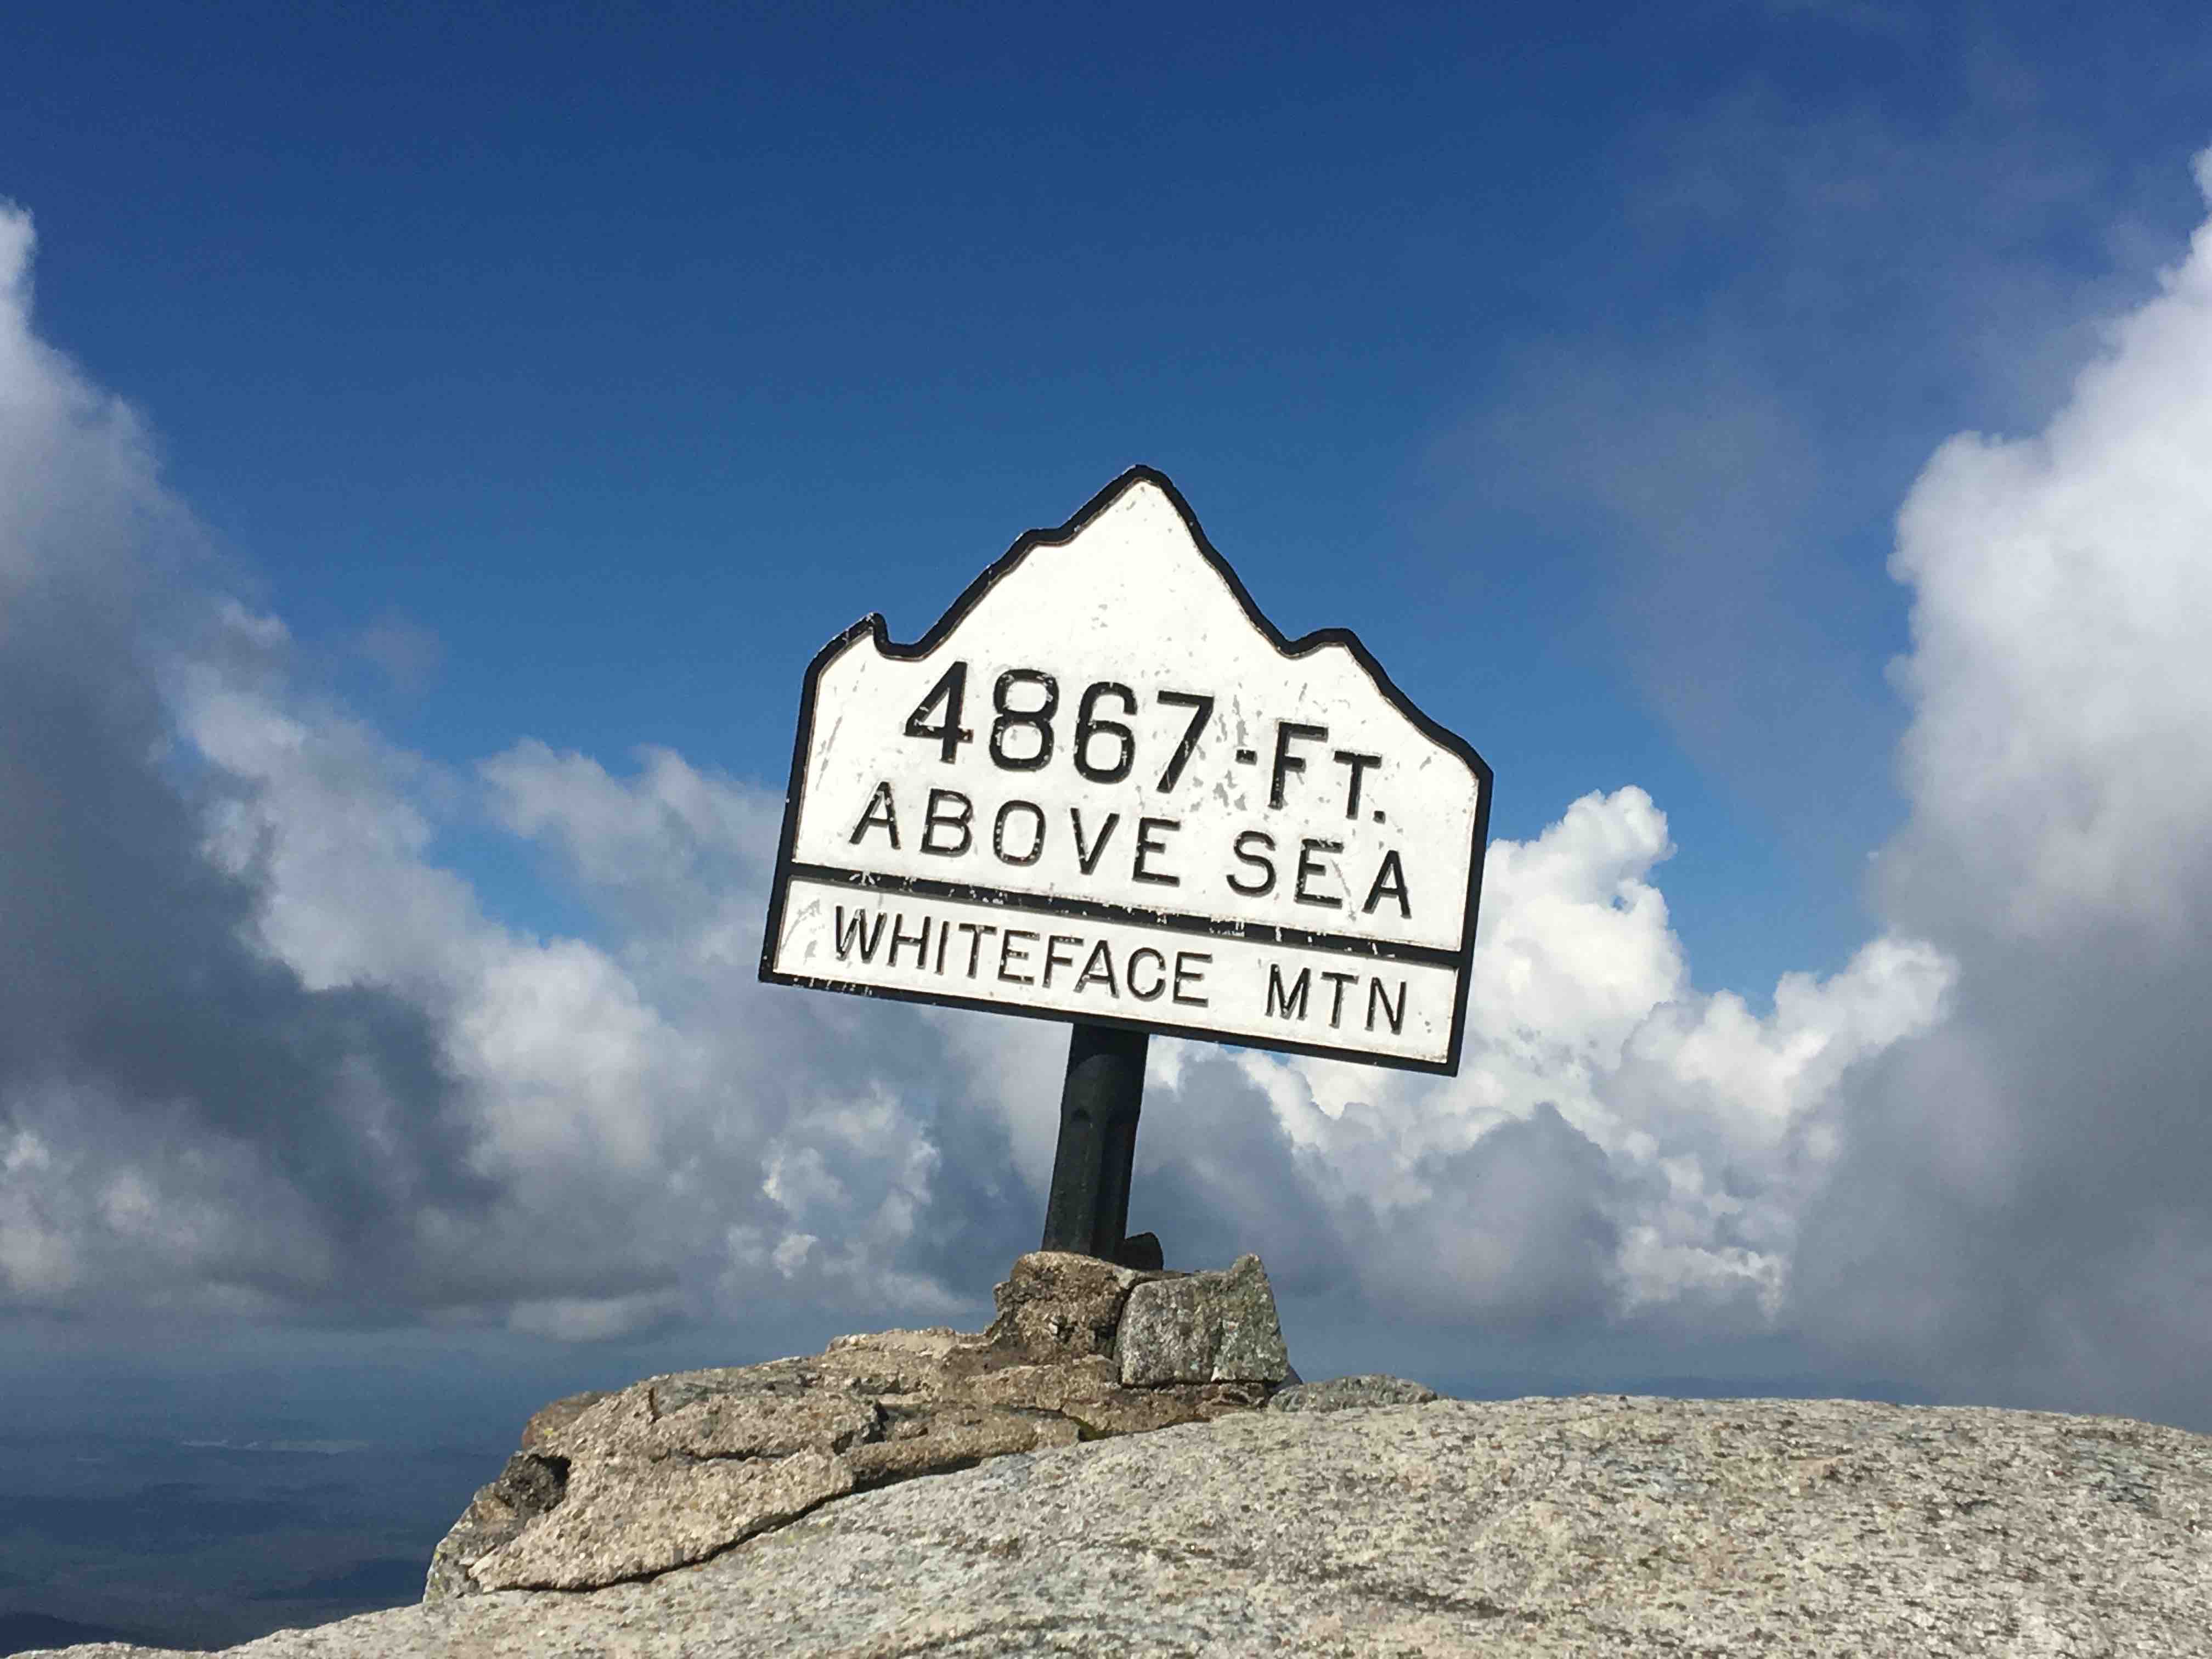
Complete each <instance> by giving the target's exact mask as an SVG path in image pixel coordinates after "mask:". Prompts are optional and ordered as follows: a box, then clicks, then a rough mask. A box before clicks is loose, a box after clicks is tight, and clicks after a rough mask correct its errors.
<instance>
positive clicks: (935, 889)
mask: <svg viewBox="0 0 2212 1659" xmlns="http://www.w3.org/2000/svg"><path fill="white" fill-rule="evenodd" d="M791 879H792V880H793V881H818V882H822V883H824V884H828V885H830V886H835V887H856V888H860V889H861V890H864V891H868V892H878V893H912V894H913V895H914V896H915V897H917V898H933V899H950V900H952V901H953V902H956V903H961V904H987V905H990V906H992V907H993V908H999V909H1007V910H1034V911H1036V912H1038V913H1039V914H1041V915H1053V916H1084V917H1087V918H1088V919H1089V920H1091V921H1120V922H1126V923H1127V924H1128V925H1129V926H1131V927H1164V928H1166V929H1168V930H1169V931H1170V932H1171V933H1203V934H1205V935H1206V936H1207V937H1209V938H1214V939H1251V940H1255V941H1257V942H1258V943H1260V944H1261V945H1302V946H1304V948H1305V949H1307V950H1310V951H1342V952H1344V953H1345V954H1346V955H1347V956H1358V957H1372V958H1374V959H1376V960H1377V961H1381V962H1419V963H1427V964H1429V965H1430V966H1431V967H1436V968H1457V967H1459V966H1460V953H1459V952H1458V951H1446V950H1443V949H1441V948H1439V947H1438V946H1436V945H1405V944H1401V943H1399V942H1397V941H1395V940H1392V939H1358V938H1355V937H1354V936H1353V935H1352V934H1350V933H1315V932H1314V931H1312V930H1311V929H1310V928H1305V927H1278V926H1276V925H1275V924H1274V923H1273V922H1266V921H1231V920H1226V919H1225V918H1223V917H1220V916H1194V915H1183V914H1182V913H1180V912H1177V911H1173V910H1143V909H1139V908H1137V907H1136V906H1135V905H1132V904H1108V903H1106V902H1103V901H1102V900H1098V899H1079V898H1060V897H1058V896H1054V895H1052V894H1048V893H1010V892H1008V891H1006V890H1005V889H1004V888H1000V887H977V886H975V885H973V884H969V883H967V882H958V881H933V880H931V879H930V878H927V876H892V875H884V874H882V873H880V872H874V871H868V870H840V869H838V868H836V866H833V865H828V864H800V863H798V862H796V861H793V864H792V866H791Z"/></svg>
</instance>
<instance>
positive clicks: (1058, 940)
mask: <svg viewBox="0 0 2212 1659" xmlns="http://www.w3.org/2000/svg"><path fill="white" fill-rule="evenodd" d="M1082 943H1083V941H1082V939H1079V938H1078V937H1077V936H1076V935H1075V934H1073V933H1054V935H1053V936H1052V937H1051V938H1050V939H1047V940H1046V941H1045V945H1044V980H1043V981H1042V982H1043V985H1044V988H1045V989H1046V990H1048V991H1049V990H1050V989H1051V988H1052V970H1053V969H1055V968H1073V967H1074V966H1075V958H1074V957H1073V956H1065V957H1064V956H1062V955H1060V946H1061V945H1066V946H1067V947H1068V949H1069V950H1071V951H1073V949H1074V948H1075V947H1076V946H1077V945H1080V944H1082Z"/></svg>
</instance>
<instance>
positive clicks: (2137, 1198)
mask: <svg viewBox="0 0 2212 1659" xmlns="http://www.w3.org/2000/svg"><path fill="white" fill-rule="evenodd" d="M2196 171H2197V180H2198V183H2199V185H2200V186H2201V187H2202V188H2203V190H2204V192H2205V194H2206V197H2207V199H2208V201H2212V151H2207V152H2206V153H2205V154H2204V155H2200V156H2199V157H2198V158H2197V163H2196ZM2208 453H2212V226H2207V227H2205V228H2200V229H2199V230H2198V231H2197V233H2196V235H2195V237H2194V238H2193V240H2191V244H2190V247H2189V251H2188V252H2187V255H2186V257H2185V258H2183V259H2182V260H2180V261H2179V263H2178V264H2176V265H2175V266H2174V267H2173V268H2172V269H2171V270H2168V271H2167V272H2166V274H2165V276H2164V277H2163V279H2162V281H2161V283H2160V292H2159V294H2158V295H2156V297H2154V299H2152V300H2150V301H2148V302H2147V303H2145V304H2143V305H2142V306H2140V307H2137V308H2136V309H2135V310H2133V311H2131V312H2130V313H2127V314H2125V315H2124V316H2123V317H2121V318H2120V319H2118V322H2117V323H2116V324H2114V325H2112V327H2111V328H2110V329H2109V331H2108V332H2107V335H2106V347H2105V349H2104V351H2103V353H2102V354H2101V355H2100V357H2099V358H2098V360H2097V361H2096V362H2093V364H2092V365H2091V366H2090V367H2089V368H2087V369H2086V370H2085V371H2084V372H2083V373H2082V374H2081V376H2080V378H2079V380H2077V382H2076V384H2075V388H2074V391H2073V394H2072V396H2071V398H2069V400H2068V401H2067V403H2066V404H2064V406H2063V408H2062V409H2060V410H2058V412H2057V414H2056V415H2055V416H2054V417H2053V418H2052V419H2051V421H2050V422H2049V423H2048V424H2047V425H2046V426H2045V427H2044V428H2043V429H2042V430H2040V431H2039V432H2037V433H2034V434H2033V435H2028V436H2024V437H2015V438H1998V437H1992V436H1989V435H1983V434H1978V433H1966V434H1961V435H1959V436H1958V437H1955V438H1954V439H1952V440H1951V441H1949V442H1948V443H1946V444H1945V445H1944V446H1943V447H1942V448H1941V449H1940V450H1938V451H1937V453H1936V454H1935V456H1934V457H1933V458H1932V459H1930V460H1929V464H1928V465H1927V467H1926V469H1925V470H1924V471H1923V473H1922V474H1921V476H1920V478H1919V480H1918V482H1917V483H1916V484H1915V486H1914V488H1913V489H1912V492H1911V495H1910V496H1909V497H1908V498H1907V500H1906V501H1905V506H1904V508H1903V510H1902V512H1901V513H1899V520H1898V539H1897V549H1896V554H1895V556H1894V559H1893V563H1892V568H1893V572H1894V574H1896V575H1897V576H1898V577H1899V580H1902V581H1904V582H1905V583H1907V584H1909V585H1910V586H1911V591H1912V594H1913V604H1912V641H1913V644H1912V651H1911V655H1910V656H1909V657H1907V658H1905V659H1903V660H1902V661H1901V662H1900V663H1899V665H1898V667H1897V670H1896V678H1897V680H1898V684H1899V686H1900V688H1901V689H1902V690H1904V691H1905V695H1906V696H1908V697H1909V699H1910V700H1911V704H1912V708H1913V720H1912V724H1911V729H1910V731H1909V732H1908V733H1907V735H1906V737H1905V742H1904V744H1903V745H1902V748H1901V751H1900V755H1899V765H1900V771H1901V774H1902V776H1903V779H1904V781H1905V787H1906V788H1907V789H1908V790H1909V792H1910V793H1911V799H1912V803H1913V811H1912V817H1911V822H1910V823H1909V824H1908V825H1907V827H1906V829H1905V830H1904V832H1903V833H1901V834H1900V835H1899V837H1898V838H1897V840H1896V842H1894V844H1893V845H1892V846H1891V847H1890V848H1887V851H1886V853H1885V854H1884V856H1883V858H1882V860H1881V866H1880V872H1881V873H1880V880H1879V885H1880V890H1881V895H1882V899H1883V902H1884V904H1885V906H1886V908H1887V911H1888V913H1889V914H1890V915H1891V916H1892V917H1893V918H1894V919H1895V921H1897V922H1898V923H1899V925H1901V926H1905V927H1912V928H1916V929H1918V930H1921V931H1923V932H1924V933H1927V934H1928V935H1929V936H1930V937H1932V938H1934V939H1938V940H1939V941H1941V942H1942V944H1943V945H1945V947H1946V948H1947V949H1948V950H1949V951H1952V952H1953V953H1954V955H1955V956H1956V957H1957V959H1958V961H1959V963H1960V981H1959V1006H1958V1012H1957V1015H1956V1017H1955V1018H1954V1019H1952V1020H1951V1021H1949V1022H1948V1024H1946V1025H1945V1026H1944V1027H1943V1028H1942V1030H1937V1031H1934V1032H1930V1033H1929V1034H1927V1035H1926V1036H1923V1037H1922V1038H1920V1039H1918V1040H1916V1041H1913V1042H1907V1043H1905V1044H1901V1045H1899V1048H1897V1049H1896V1050H1895V1051H1894V1052H1893V1053H1892V1054H1890V1055H1888V1056H1887V1057H1886V1058H1885V1060H1884V1061H1883V1062H1882V1064H1881V1066H1878V1067H1877V1068H1875V1070H1874V1071H1873V1072H1872V1073H1870V1074H1869V1076H1867V1077H1866V1078H1864V1079H1861V1081H1860V1085H1859V1086H1857V1088H1855V1089H1852V1090H1850V1091H1846V1094H1847V1097H1848V1103H1847V1105H1846V1107H1845V1109H1844V1110H1843V1111H1842V1112H1841V1113H1840V1114H1839V1115H1838V1127H1839V1129H1840V1130H1841V1132H1842V1133H1843V1134H1844V1139H1845V1141H1846V1144H1847V1146H1848V1148H1849V1151H1848V1153H1847V1157H1846V1159H1845V1161H1844V1164H1842V1165H1841V1166H1840V1167H1839V1168H1838V1172H1837V1176H1836V1178H1835V1181H1834V1183H1833V1185H1832V1187H1831V1188H1829V1189H1828V1190H1827V1191H1826V1193H1825V1194H1823V1195H1822V1199H1821V1201H1820V1205H1819V1206H1818V1207H1817V1209H1816V1210H1815V1211H1814V1212H1812V1213H1811V1214H1810V1215H1809V1216H1808V1238H1807V1243H1806V1246H1805V1251H1804V1259H1803V1261H1802V1263H1801V1266H1800V1273H1801V1276H1802V1279H1804V1281H1805V1284H1806V1286H1807V1294H1808V1297H1814V1298H1817V1300H1818V1302H1819V1304H1820V1305H1821V1306H1822V1307H1824V1308H1825V1309H1826V1310H1827V1314H1828V1316H1829V1317H1830V1318H1831V1319H1832V1321H1833V1322H1834V1323H1835V1326H1836V1328H1837V1329H1838V1332H1839V1334H1848V1335H1849V1336H1850V1338H1851V1339H1852V1340H1854V1342H1855V1343H1857V1345H1858V1347H1859V1350H1860V1351H1861V1352H1867V1353H1869V1354H1903V1353H1905V1352H1908V1351H1909V1352H1911V1353H1912V1354H1913V1355H1914V1357H1915V1360H1916V1363H1917V1364H1919V1365H1921V1366H1923V1367H1925V1368H1929V1369H1931V1370H1939V1371H1940V1372H1941V1373H1942V1374H1943V1375H1945V1376H1948V1377H1950V1378H1953V1379H1955V1385H1956V1386H1959V1387H1961V1388H1967V1389H1974V1390H1976V1391H1978V1392H1982V1393H1989V1394H1994V1393H1997V1392H2000V1391H2002V1392H2003V1393H2006V1394H2008V1395H2012V1396H2014V1397H2015V1398H2018V1399H2020V1400H2021V1401H2024V1402H2029V1403H2056V1402H2067V1401H2081V1400H2085V1399H2087V1400H2094V1401H2101V1402H2106V1403H2105V1405H2104V1407H2103V1408H2104V1409H2111V1410H2124V1411H2131V1412H2135V1413H2138V1414H2142V1415H2146V1416H2151V1417H2156V1418H2160V1419H2161V1420H2167V1421H2179V1420H2184V1419H2185V1417H2191V1416H2193V1417H2194V1418H2195V1419H2197V1420H2198V1421H2200V1422H2201V1421H2203V1419H2204V1413H2205V1410H2206V1401H2205V1397H2204V1385H2203V1378H2204V1376H2206V1375H2207V1372H2208V1368H2209V1367H2208V1362H2212V1297H2208V1295H2207V1291H2208V1290H2212V1200H2208V1199H2207V1196H2206V1194H2208V1193H2212V1114H2208V1112H2207V1106H2208V1103H2212V1038H2209V1037H2208V1036H2207V1031H2208V1029H2209V1028H2208V1026H2207V1024H2206V1021H2205V1019H2204V1017H2203V993H2202V987H2203V984H2204V983H2205V981H2206V980H2207V978H2208V976H2212V945H2208V943H2207V939H2208V923H2212V837H2208V836H2207V835H2206V833H2205V828H2204V826H2205V825H2206V823H2208V822H2212V745H2208V744H2206V742H2205V740H2204V733H2205V732H2206V731H2207V730H2208V721H2212V663H2208V660H2207V658H2206V655H2205V653H2204V649H2203V623H2204V618H2205V617H2208V616H2212V561H2208V559H2207V557H2206V553H2205V550H2206V548H2207V547H2208V545H2212V482H2208V473H2207V469H2206V465H2205V457H2206V455H2207V454H2208ZM2067 1408H2069V1409H2079V1408H2080V1407H2072V1406H2069V1407H2067Z"/></svg>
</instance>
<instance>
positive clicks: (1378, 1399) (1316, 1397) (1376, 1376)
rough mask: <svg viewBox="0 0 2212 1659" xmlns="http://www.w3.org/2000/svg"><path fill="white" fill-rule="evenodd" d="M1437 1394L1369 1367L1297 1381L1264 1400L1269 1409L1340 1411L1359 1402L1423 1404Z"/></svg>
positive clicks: (1356, 1405)
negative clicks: (1320, 1379) (1349, 1373)
mask: <svg viewBox="0 0 2212 1659" xmlns="http://www.w3.org/2000/svg"><path fill="white" fill-rule="evenodd" d="M1436 1397H1437V1391H1436V1390H1435V1389H1425V1388H1423V1387H1422V1386H1421V1385H1420V1384H1419V1383H1408V1382H1407V1380H1406V1379H1405V1378H1404V1377H1402V1376H1383V1375H1382V1374H1381V1373H1380V1372H1376V1371H1370V1372H1366V1373H1364V1374H1363V1375H1361V1376H1336V1377H1331V1378H1330V1379H1329V1380H1328V1382H1326V1383H1293V1384H1292V1385H1291V1387H1289V1388H1286V1389H1280V1390H1279V1391H1278V1392H1277V1393H1276V1394H1275V1395H1274V1397H1273V1398H1272V1399H1271V1400H1269V1401H1267V1409H1268V1410H1269V1411H1271V1412H1340V1411H1348V1410H1351V1409H1352V1408H1353V1407H1362V1406H1425V1405H1427V1404H1428V1403H1429V1401H1431V1400H1434V1399H1435V1398H1436Z"/></svg>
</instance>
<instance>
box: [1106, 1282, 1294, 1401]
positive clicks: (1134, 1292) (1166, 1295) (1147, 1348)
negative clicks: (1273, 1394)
mask: <svg viewBox="0 0 2212 1659" xmlns="http://www.w3.org/2000/svg"><path fill="white" fill-rule="evenodd" d="M1114 1358H1115V1363H1116V1364H1118V1365H1119V1366H1120V1367H1121V1383H1122V1385H1123V1386H1124V1387H1125V1388H1139V1389H1141V1388H1155V1387H1158V1385H1159V1384H1161V1383H1229V1382H1239V1383H1243V1382H1252V1383H1280V1382H1282V1381H1283V1380H1284V1378H1285V1376H1286V1375H1287V1374H1288V1372H1289V1370H1290V1364H1291V1358H1290V1355H1289V1353H1288V1352H1286V1351H1285V1348H1284V1346H1283V1333H1282V1328H1281V1327H1280V1326H1279V1325H1278V1324H1277V1323H1276V1321H1275V1294H1274V1291H1273V1288H1272V1287H1270V1286H1269V1285H1268V1283H1267V1269H1266V1268H1264V1267H1261V1265H1260V1258H1259V1257H1258V1256H1256V1255H1245V1256H1239V1257H1238V1258H1237V1262H1236V1265H1235V1266H1234V1267H1231V1268H1230V1269H1229V1271H1228V1272H1226V1273H1191V1274H1188V1275H1187V1276H1186V1277H1183V1278H1180V1279H1151V1280H1148V1281H1146V1282H1145V1283H1143V1284H1139V1285H1135V1286H1133V1288H1132V1289H1131V1290H1130V1291H1129V1296H1128V1305H1127V1307H1126V1308H1125V1309H1124V1310H1123V1311H1122V1314H1121V1322H1120V1324H1119V1325H1117V1326H1116V1327H1115V1333H1114Z"/></svg>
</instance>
